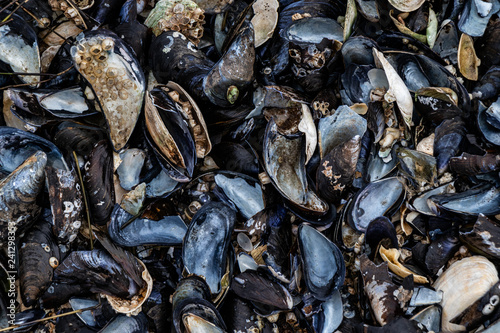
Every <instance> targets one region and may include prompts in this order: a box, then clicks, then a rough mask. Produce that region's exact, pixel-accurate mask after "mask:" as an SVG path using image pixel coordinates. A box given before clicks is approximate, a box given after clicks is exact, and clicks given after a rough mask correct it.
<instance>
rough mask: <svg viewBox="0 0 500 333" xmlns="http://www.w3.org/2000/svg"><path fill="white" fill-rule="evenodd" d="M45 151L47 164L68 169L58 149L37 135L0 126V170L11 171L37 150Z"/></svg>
mask: <svg viewBox="0 0 500 333" xmlns="http://www.w3.org/2000/svg"><path fill="white" fill-rule="evenodd" d="M39 150H41V151H43V152H45V153H46V155H47V156H46V158H47V165H48V166H51V167H54V168H56V169H63V170H69V168H68V166H67V164H66V161H65V160H64V158H63V156H62V154H61V152H60V151H59V149H58V148H57V147H56V146H55V145H54V144H53V143H52V142H50V141H48V140H46V139H44V138H42V137H39V136H38V135H35V134H32V133H29V132H25V131H22V130H19V129H17V128H12V127H4V126H2V127H0V171H2V172H6V173H11V172H12V171H14V170H15V169H16V168H17V167H18V166H19V165H21V163H23V162H24V161H25V160H26V159H27V158H28V157H30V156H31V155H33V154H34V153H36V152H37V151H39Z"/></svg>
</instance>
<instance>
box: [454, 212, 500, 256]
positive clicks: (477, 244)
mask: <svg viewBox="0 0 500 333" xmlns="http://www.w3.org/2000/svg"><path fill="white" fill-rule="evenodd" d="M460 240H461V241H462V242H463V243H464V244H466V245H467V246H468V247H470V248H471V249H472V250H473V251H475V252H478V253H479V254H481V255H485V256H487V257H488V258H492V259H496V260H498V258H500V226H499V225H498V224H497V223H494V222H493V221H492V220H490V219H488V218H487V217H486V216H484V215H483V214H479V216H478V218H477V221H476V223H474V226H473V227H472V229H471V230H467V229H466V228H464V229H463V230H460Z"/></svg>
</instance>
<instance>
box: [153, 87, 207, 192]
mask: <svg viewBox="0 0 500 333" xmlns="http://www.w3.org/2000/svg"><path fill="white" fill-rule="evenodd" d="M174 98H175V99H177V101H175V100H174ZM145 124H146V126H145V127H146V128H145V130H146V129H147V131H146V133H145V137H146V139H147V141H148V142H149V144H150V146H151V147H152V148H153V151H154V152H155V155H156V156H157V158H158V159H159V161H160V163H161V165H162V167H163V168H164V169H165V171H166V172H167V174H169V176H171V177H172V178H173V179H175V180H177V181H184V182H185V181H188V180H189V179H190V178H191V176H192V175H193V170H194V166H195V164H196V161H197V158H203V157H205V156H206V155H207V154H208V153H209V152H210V150H211V149H212V144H211V142H210V138H209V136H208V131H207V127H206V124H205V120H204V119H203V115H202V114H201V111H200V109H199V108H198V106H197V104H196V102H195V101H194V100H193V99H192V98H191V96H189V95H188V94H187V92H186V91H185V90H184V89H183V88H182V87H181V86H179V85H178V84H176V83H174V82H169V83H168V84H167V85H158V86H156V87H155V88H153V89H152V90H151V91H149V92H148V93H147V94H146V106H145Z"/></svg>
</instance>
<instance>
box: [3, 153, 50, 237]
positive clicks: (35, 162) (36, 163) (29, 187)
mask: <svg viewBox="0 0 500 333" xmlns="http://www.w3.org/2000/svg"><path fill="white" fill-rule="evenodd" d="M46 164H47V155H46V154H45V153H44V152H40V151H39V152H37V153H35V154H34V155H33V156H31V157H30V158H28V159H27V160H26V161H25V162H24V163H23V164H21V165H20V166H19V167H18V168H17V169H16V170H14V171H13V172H12V173H11V174H10V175H9V176H8V177H7V178H5V179H4V180H2V181H1V182H0V212H1V213H0V243H3V242H4V241H6V240H7V235H8V234H9V232H16V230H18V233H19V232H20V231H22V230H23V229H24V228H26V227H27V226H28V225H29V224H31V223H32V222H33V221H35V220H36V218H37V217H38V214H39V213H40V206H38V204H37V197H38V193H40V191H41V190H42V188H43V185H44V168H45V165H46Z"/></svg>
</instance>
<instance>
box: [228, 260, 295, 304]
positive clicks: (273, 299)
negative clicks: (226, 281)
mask: <svg viewBox="0 0 500 333" xmlns="http://www.w3.org/2000/svg"><path fill="white" fill-rule="evenodd" d="M231 289H232V290H233V291H234V293H235V294H236V295H238V296H239V297H241V298H243V299H247V300H249V301H253V302H257V303H261V304H265V305H269V306H271V307H274V308H277V309H280V310H290V309H292V307H293V299H292V296H291V295H290V293H289V291H288V290H287V289H286V288H285V287H284V286H283V285H282V284H281V283H279V282H278V281H276V280H275V279H273V278H271V277H270V276H268V275H267V274H265V273H263V272H260V271H253V270H246V271H245V272H243V273H240V274H238V275H236V276H235V277H234V278H233V280H232V282H231Z"/></svg>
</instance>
